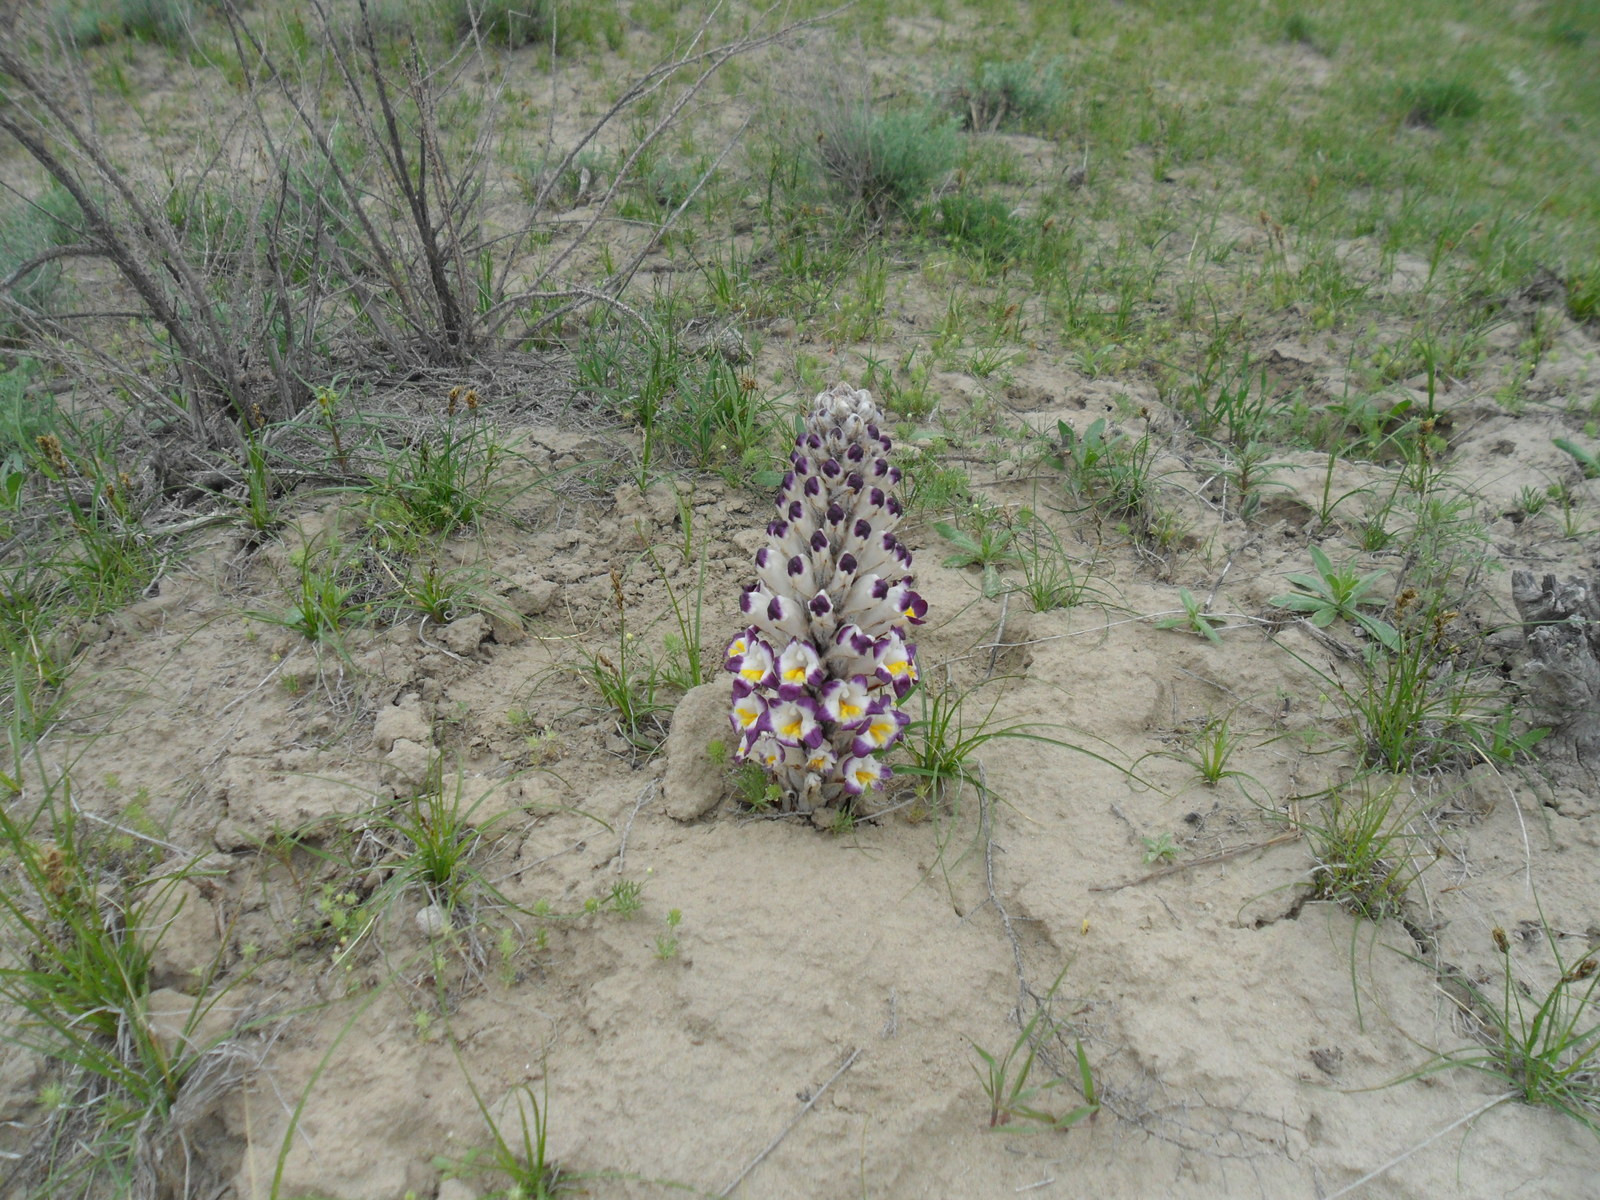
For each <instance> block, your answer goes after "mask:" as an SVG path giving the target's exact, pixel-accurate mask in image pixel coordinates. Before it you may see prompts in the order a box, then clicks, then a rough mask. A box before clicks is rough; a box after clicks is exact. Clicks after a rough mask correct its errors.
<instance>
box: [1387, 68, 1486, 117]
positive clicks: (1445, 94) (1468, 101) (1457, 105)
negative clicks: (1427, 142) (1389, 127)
mask: <svg viewBox="0 0 1600 1200" xmlns="http://www.w3.org/2000/svg"><path fill="white" fill-rule="evenodd" d="M1399 98H1400V104H1401V107H1402V108H1403V110H1404V113H1405V117H1404V119H1405V122H1406V124H1408V125H1419V126H1426V127H1427V128H1430V129H1438V128H1440V127H1442V126H1444V125H1447V124H1450V123H1452V122H1456V121H1470V120H1471V119H1472V118H1473V117H1475V116H1477V115H1478V114H1479V113H1480V112H1482V111H1483V95H1482V93H1481V92H1479V91H1478V89H1477V88H1476V87H1475V86H1474V85H1473V84H1472V83H1471V82H1469V81H1468V80H1466V79H1463V78H1460V77H1457V76H1446V77H1435V78H1428V79H1420V80H1417V81H1416V82H1413V83H1406V84H1403V85H1402V86H1401V88H1400V96H1399Z"/></svg>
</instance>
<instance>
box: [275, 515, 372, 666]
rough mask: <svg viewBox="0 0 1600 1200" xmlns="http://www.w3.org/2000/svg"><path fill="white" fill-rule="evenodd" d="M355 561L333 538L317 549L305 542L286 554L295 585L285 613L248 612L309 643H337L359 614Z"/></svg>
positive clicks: (361, 610) (358, 589)
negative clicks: (284, 626)
mask: <svg viewBox="0 0 1600 1200" xmlns="http://www.w3.org/2000/svg"><path fill="white" fill-rule="evenodd" d="M355 564H356V560H355V559H354V558H353V557H352V556H351V555H350V554H349V553H347V552H346V550H345V548H344V547H343V545H341V544H340V542H339V540H338V539H337V538H336V537H329V538H328V539H327V540H326V541H325V542H324V543H323V544H322V545H321V546H320V547H317V546H316V545H314V544H313V543H309V542H308V543H307V544H305V545H303V546H300V547H299V548H297V549H295V550H293V551H291V552H290V555H289V565H290V566H291V568H292V569H293V570H294V573H295V586H294V589H293V591H292V593H291V596H290V606H289V611H288V612H287V613H284V614H281V615H275V614H271V613H252V614H251V615H252V616H254V617H258V618H260V619H261V620H265V621H272V622H274V623H276V624H279V625H286V626H288V627H289V628H290V629H293V630H295V631H296V632H297V633H300V634H302V635H303V636H304V637H306V638H307V639H308V640H309V641H313V642H330V643H332V644H334V645H337V644H338V643H339V639H340V636H341V635H342V634H343V633H344V631H345V630H346V629H347V628H348V627H349V626H350V625H351V624H352V623H353V622H354V621H356V620H357V619H358V618H359V616H360V615H361V614H362V612H363V606H362V605H361V603H360V602H359V600H358V598H357V597H358V595H359V593H360V590H361V587H360V584H359V583H358V582H357V581H356V578H355V573H354V568H355Z"/></svg>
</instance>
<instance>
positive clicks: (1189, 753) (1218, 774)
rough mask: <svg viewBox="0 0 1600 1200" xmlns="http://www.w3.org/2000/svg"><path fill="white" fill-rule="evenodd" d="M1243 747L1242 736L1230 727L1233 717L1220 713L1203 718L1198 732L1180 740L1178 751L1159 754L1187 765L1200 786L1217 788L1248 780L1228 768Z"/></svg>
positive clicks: (1243, 740) (1229, 714) (1242, 773)
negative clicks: (1191, 768)
mask: <svg viewBox="0 0 1600 1200" xmlns="http://www.w3.org/2000/svg"><path fill="white" fill-rule="evenodd" d="M1244 743H1245V735H1243V734H1241V733H1239V732H1238V731H1237V730H1235V729H1234V727H1233V714H1232V713H1223V714H1222V715H1221V716H1208V717H1206V718H1205V720H1204V722H1202V723H1201V725H1200V727H1199V728H1198V729H1195V730H1194V731H1193V732H1192V733H1190V734H1188V735H1187V736H1185V737H1184V738H1183V739H1182V742H1181V744H1180V746H1179V748H1178V749H1176V750H1163V751H1161V752H1160V753H1161V754H1163V755H1165V756H1166V757H1169V758H1175V759H1177V760H1178V761H1179V762H1184V763H1188V764H1189V765H1190V766H1191V767H1193V768H1194V773H1195V775H1196V776H1197V777H1198V778H1199V780H1200V782H1201V783H1203V784H1204V785H1205V786H1206V787H1216V786H1217V785H1218V784H1219V783H1221V782H1222V781H1223V780H1224V779H1235V778H1238V779H1243V778H1248V777H1249V776H1248V775H1247V773H1246V772H1244V771H1241V770H1238V769H1237V768H1235V767H1232V766H1230V765H1229V764H1230V763H1231V762H1232V761H1233V756H1234V754H1235V753H1236V752H1237V751H1238V749H1239V747H1240V746H1242V745H1244Z"/></svg>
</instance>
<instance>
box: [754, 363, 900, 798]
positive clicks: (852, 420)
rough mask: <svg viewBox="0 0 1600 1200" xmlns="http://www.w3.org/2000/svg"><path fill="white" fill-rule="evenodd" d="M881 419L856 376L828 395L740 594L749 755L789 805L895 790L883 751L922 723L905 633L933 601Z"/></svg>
mask: <svg viewBox="0 0 1600 1200" xmlns="http://www.w3.org/2000/svg"><path fill="white" fill-rule="evenodd" d="M879 417H880V414H879V411H878V407H877V405H875V404H874V403H873V401H872V396H871V394H870V393H868V392H865V391H858V390H856V389H854V388H852V387H850V386H849V385H847V384H836V385H835V386H833V387H832V388H829V389H828V390H827V391H826V392H823V393H822V394H821V395H820V396H818V397H817V399H816V402H815V403H814V404H813V405H812V408H811V411H810V413H809V414H807V417H806V420H805V424H804V431H803V432H802V433H801V434H800V436H799V437H798V438H797V439H796V440H795V447H794V452H793V453H792V454H791V455H790V456H789V463H790V470H789V472H788V474H786V475H785V476H784V479H783V486H782V490H781V491H780V493H779V496H778V517H777V519H776V520H774V521H773V522H772V523H771V524H770V525H768V526H767V535H768V542H767V545H765V546H763V547H762V548H761V550H760V551H759V552H758V553H757V554H756V579H755V582H754V583H751V584H749V585H748V586H747V587H746V588H745V590H744V595H743V596H742V598H741V599H740V602H739V606H740V608H741V609H742V610H743V612H744V613H745V615H746V617H747V618H748V620H749V621H750V624H749V626H748V627H747V628H746V629H745V630H744V632H743V633H741V634H740V635H739V636H738V637H736V638H734V639H733V641H732V643H731V644H730V645H729V646H728V660H727V669H728V670H729V671H732V672H733V676H734V683H733V713H732V721H733V728H734V731H735V732H736V733H737V734H738V736H739V745H738V750H737V752H736V755H735V757H736V758H738V759H739V761H741V762H744V761H755V762H758V763H760V764H761V765H762V766H763V767H765V768H766V770H767V773H768V774H769V775H770V776H771V777H772V779H773V781H774V782H775V783H776V784H777V785H778V786H779V789H780V790H781V792H782V796H783V807H784V809H785V810H786V811H797V812H811V811H813V810H815V809H817V808H821V807H826V806H830V805H845V804H848V803H849V802H850V800H851V798H853V797H856V796H859V795H861V794H862V793H863V792H866V791H869V790H871V789H873V788H877V787H879V786H881V785H882V783H883V781H884V780H886V779H887V778H888V777H889V768H888V766H886V765H885V764H884V762H883V761H882V758H881V752H882V751H884V750H886V749H888V748H889V747H890V746H892V745H893V744H894V743H895V742H896V741H897V740H899V738H900V736H901V732H902V731H903V730H904V729H905V727H906V725H907V724H909V722H910V718H909V717H908V716H906V715H905V714H904V713H903V712H901V711H900V709H899V707H898V705H899V701H900V700H901V699H902V698H904V696H905V695H906V693H907V692H908V691H910V690H911V686H912V684H914V683H915V682H916V679H917V666H916V647H915V646H914V645H912V644H911V643H910V642H908V641H906V636H905V628H904V627H905V625H907V624H911V625H920V624H921V623H922V620H923V617H924V615H925V614H926V613H927V609H928V606H927V604H926V602H924V601H923V599H922V597H921V596H919V595H917V593H916V592H915V591H913V590H912V586H911V585H912V578H911V576H910V575H909V574H908V573H907V572H909V571H910V569H911V553H910V551H908V550H907V549H906V548H905V547H904V546H903V545H901V544H900V542H899V540H898V539H897V538H896V537H895V534H894V530H895V526H896V525H898V524H899V521H900V516H901V511H902V510H901V507H900V501H899V500H898V499H896V497H895V496H894V494H893V492H892V490H891V489H893V488H894V486H895V485H896V484H898V483H899V482H900V471H899V469H898V468H896V467H892V466H890V465H889V459H888V455H889V451H890V449H891V443H890V441H889V439H888V438H887V437H886V436H884V435H883V433H882V432H880V430H879V428H878V420H879Z"/></svg>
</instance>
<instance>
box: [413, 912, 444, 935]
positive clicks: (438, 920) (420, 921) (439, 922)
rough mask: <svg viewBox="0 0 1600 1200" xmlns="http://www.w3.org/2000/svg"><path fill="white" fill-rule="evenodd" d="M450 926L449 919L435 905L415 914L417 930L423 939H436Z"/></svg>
mask: <svg viewBox="0 0 1600 1200" xmlns="http://www.w3.org/2000/svg"><path fill="white" fill-rule="evenodd" d="M449 924H450V918H449V917H448V916H446V915H445V911H444V909H442V908H440V907H439V906H438V905H437V904H430V905H428V906H427V907H426V908H423V909H420V910H418V912H417V928H418V929H420V930H422V936H423V937H430V938H431V937H438V936H439V935H440V934H441V933H443V932H444V931H445V927H446V926H448V925H449Z"/></svg>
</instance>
